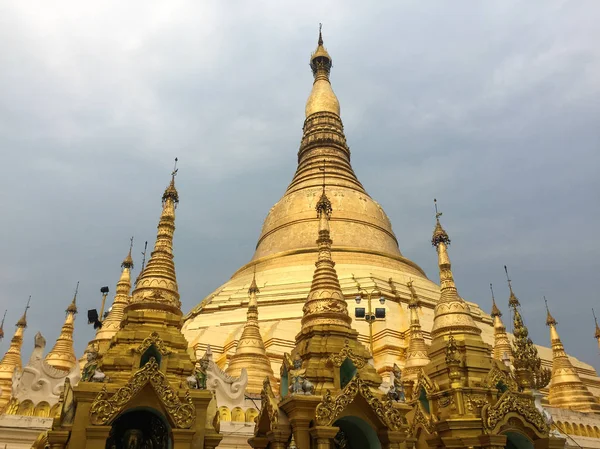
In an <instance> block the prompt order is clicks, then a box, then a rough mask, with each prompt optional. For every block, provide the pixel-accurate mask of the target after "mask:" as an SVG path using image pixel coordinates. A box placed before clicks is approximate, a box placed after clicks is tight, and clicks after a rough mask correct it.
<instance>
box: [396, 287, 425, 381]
mask: <svg viewBox="0 0 600 449" xmlns="http://www.w3.org/2000/svg"><path fill="white" fill-rule="evenodd" d="M406 286H407V287H408V290H409V291H410V301H409V303H408V309H409V310H410V328H409V338H410V340H409V344H408V350H407V355H406V363H405V364H404V370H403V372H402V376H403V378H404V379H408V380H415V379H416V378H417V376H418V373H419V371H420V368H421V367H423V366H426V365H427V364H428V363H429V356H428V355H427V345H426V344H425V339H424V338H423V332H422V331H421V323H420V321H419V308H420V307H421V302H420V301H419V297H418V296H417V292H416V291H415V288H414V286H413V281H412V280H410V281H408V282H407V283H406Z"/></svg>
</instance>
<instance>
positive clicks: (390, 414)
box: [315, 374, 406, 430]
mask: <svg viewBox="0 0 600 449" xmlns="http://www.w3.org/2000/svg"><path fill="white" fill-rule="evenodd" d="M358 394H360V395H361V396H362V397H363V398H364V399H365V400H366V401H367V403H368V404H369V406H370V407H371V409H372V410H373V411H374V412H375V414H376V415H377V416H378V417H379V418H380V419H381V421H382V422H384V423H385V424H386V425H387V426H388V427H389V428H390V429H392V430H400V429H401V428H402V426H403V424H404V423H405V422H406V419H405V418H404V416H403V415H402V413H401V412H400V411H399V410H398V409H396V408H395V407H394V403H393V402H392V401H391V400H385V401H382V400H380V399H379V398H377V397H376V396H375V395H374V394H373V393H372V392H371V388H370V387H369V385H367V384H366V383H365V382H363V380H362V379H361V378H360V377H359V376H358V374H357V375H356V376H354V378H353V379H352V380H351V381H350V382H349V383H348V385H346V387H345V388H344V389H343V390H342V391H340V393H339V394H338V395H337V396H336V397H335V398H333V397H332V396H331V392H330V391H329V390H327V391H326V393H325V395H323V400H322V402H320V403H319V405H317V408H316V411H315V417H316V421H317V424H318V425H320V426H331V425H332V424H333V423H334V422H335V420H336V419H337V418H338V416H339V415H340V414H341V413H342V412H343V411H344V410H345V409H346V408H347V407H348V406H349V405H350V404H351V403H352V402H353V401H354V399H355V398H356V395H358Z"/></svg>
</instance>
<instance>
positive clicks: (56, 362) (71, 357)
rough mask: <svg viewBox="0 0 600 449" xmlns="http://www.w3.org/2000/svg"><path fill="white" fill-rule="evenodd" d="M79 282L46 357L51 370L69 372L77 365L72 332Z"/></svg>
mask: <svg viewBox="0 0 600 449" xmlns="http://www.w3.org/2000/svg"><path fill="white" fill-rule="evenodd" d="M78 289H79V282H78V283H77V287H76V288H75V295H73V300H72V301H71V304H69V307H67V310H66V313H67V317H66V319H65V323H64V324H63V327H62V329H61V331H60V335H59V336H58V338H57V339H56V343H55V344H54V347H53V348H52V350H51V351H50V352H49V353H48V355H46V363H47V364H48V365H50V366H51V367H53V368H56V369H58V370H61V371H66V372H69V371H71V370H72V369H73V367H74V366H75V364H76V363H77V357H76V356H75V349H73V330H74V324H73V323H74V322H75V314H76V313H77V304H76V302H77V290H78Z"/></svg>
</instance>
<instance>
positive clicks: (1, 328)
mask: <svg viewBox="0 0 600 449" xmlns="http://www.w3.org/2000/svg"><path fill="white" fill-rule="evenodd" d="M6 312H8V310H5V311H4V316H3V317H2V323H0V341H2V339H3V338H4V320H5V319H6Z"/></svg>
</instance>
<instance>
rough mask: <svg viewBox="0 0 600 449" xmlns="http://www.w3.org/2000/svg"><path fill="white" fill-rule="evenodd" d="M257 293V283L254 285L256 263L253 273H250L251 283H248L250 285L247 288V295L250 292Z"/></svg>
mask: <svg viewBox="0 0 600 449" xmlns="http://www.w3.org/2000/svg"><path fill="white" fill-rule="evenodd" d="M253 293H254V294H258V293H260V290H259V289H258V285H256V265H254V273H253V274H252V283H251V284H250V287H249V288H248V296H252V294H253Z"/></svg>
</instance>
